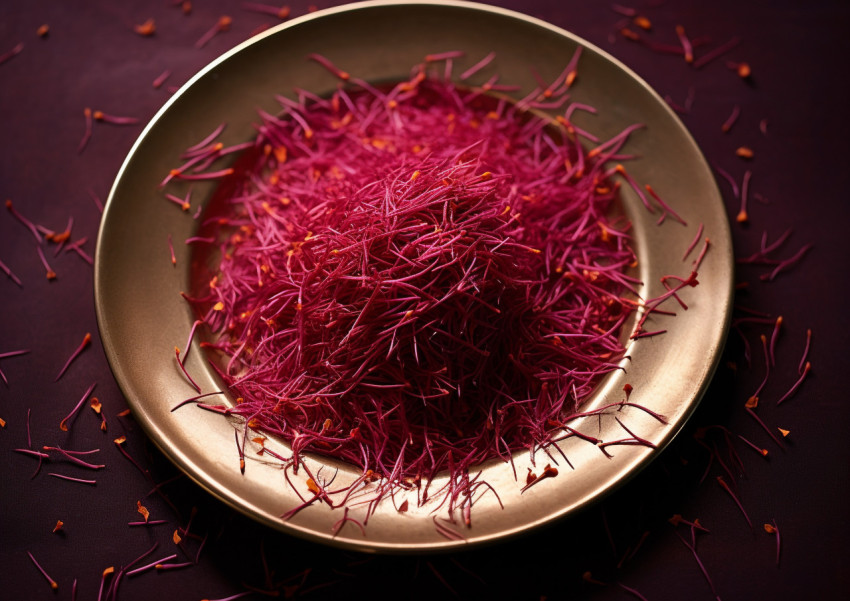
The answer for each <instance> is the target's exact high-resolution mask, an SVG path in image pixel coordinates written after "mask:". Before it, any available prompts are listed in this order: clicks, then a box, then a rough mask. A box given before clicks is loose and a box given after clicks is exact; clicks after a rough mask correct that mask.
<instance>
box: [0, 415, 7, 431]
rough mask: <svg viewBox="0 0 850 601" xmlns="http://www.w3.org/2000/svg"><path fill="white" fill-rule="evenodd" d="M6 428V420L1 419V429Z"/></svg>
mask: <svg viewBox="0 0 850 601" xmlns="http://www.w3.org/2000/svg"><path fill="white" fill-rule="evenodd" d="M5 427H6V420H5V419H3V418H2V417H0V428H5Z"/></svg>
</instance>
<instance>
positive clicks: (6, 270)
mask: <svg viewBox="0 0 850 601" xmlns="http://www.w3.org/2000/svg"><path fill="white" fill-rule="evenodd" d="M0 271H3V273H5V274H6V275H7V276H8V277H9V279H10V280H12V281H13V282H15V284H17V285H18V287H19V288H23V287H24V285H23V283H22V282H21V279H20V278H19V277H18V276H16V275H15V274H14V273H13V272H12V270H11V269H9V267H8V266H7V265H6V264H5V263H4V262H3V261H0Z"/></svg>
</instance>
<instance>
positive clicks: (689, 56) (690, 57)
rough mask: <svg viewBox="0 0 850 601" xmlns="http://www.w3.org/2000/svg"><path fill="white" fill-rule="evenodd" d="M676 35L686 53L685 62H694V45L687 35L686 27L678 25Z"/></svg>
mask: <svg viewBox="0 0 850 601" xmlns="http://www.w3.org/2000/svg"><path fill="white" fill-rule="evenodd" d="M676 35H677V36H678V38H679V43H680V44H681V45H682V50H683V51H684V53H685V62H686V63H693V62H694V47H693V44H692V43H691V41H690V40H689V39H688V36H687V35H685V28H684V27H682V26H681V25H676Z"/></svg>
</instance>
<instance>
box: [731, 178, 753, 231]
mask: <svg viewBox="0 0 850 601" xmlns="http://www.w3.org/2000/svg"><path fill="white" fill-rule="evenodd" d="M752 175H753V172H752V171H750V170H749V169H747V170H746V171H745V172H744V179H743V180H742V181H741V208H740V209H739V210H738V215H737V216H736V217H735V220H736V221H737V222H738V223H746V222H747V221H749V219H750V218H749V215H748V214H747V196H748V192H749V189H750V178H751V177H752Z"/></svg>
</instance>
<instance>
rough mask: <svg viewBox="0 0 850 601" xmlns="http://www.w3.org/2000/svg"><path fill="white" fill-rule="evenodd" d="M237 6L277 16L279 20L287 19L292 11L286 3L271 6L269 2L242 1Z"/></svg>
mask: <svg viewBox="0 0 850 601" xmlns="http://www.w3.org/2000/svg"><path fill="white" fill-rule="evenodd" d="M239 6H240V7H242V9H243V10H247V11H251V12H255V13H260V14H265V15H271V16H273V17H277V18H278V19H280V20H281V21H283V20H285V19H287V18H288V17H289V15H290V13H291V12H292V11H291V9H290V8H289V6H287V5H286V4H284V5H283V6H272V5H271V4H261V3H259V2H242V3H241V4H240V5H239Z"/></svg>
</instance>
